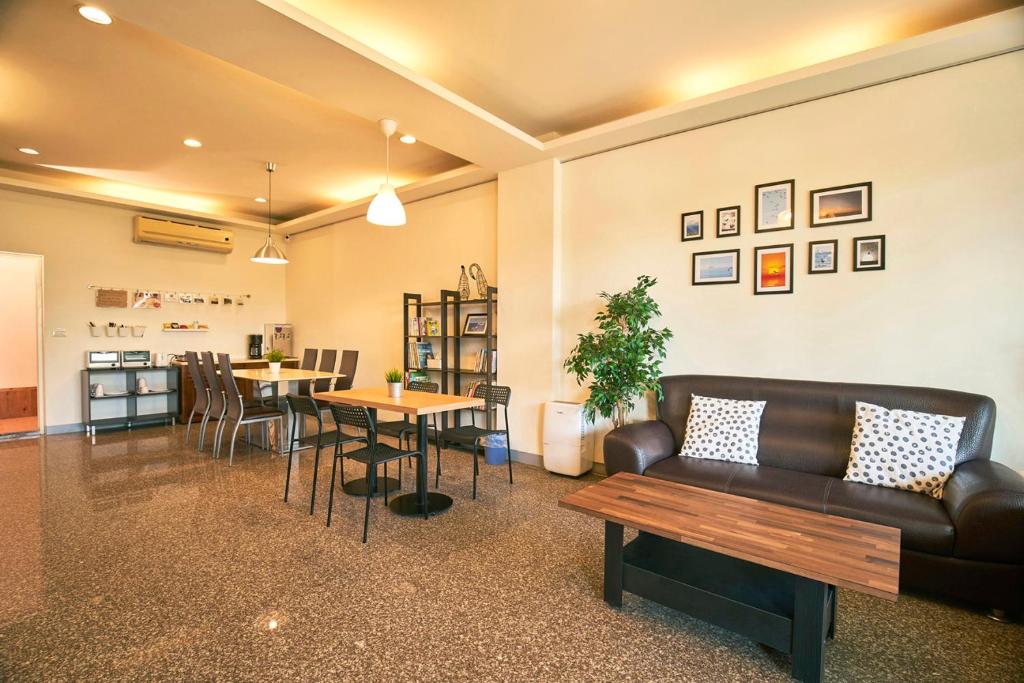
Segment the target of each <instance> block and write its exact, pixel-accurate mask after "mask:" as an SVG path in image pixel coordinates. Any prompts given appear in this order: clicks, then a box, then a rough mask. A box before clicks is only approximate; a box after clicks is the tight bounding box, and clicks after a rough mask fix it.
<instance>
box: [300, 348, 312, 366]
mask: <svg viewBox="0 0 1024 683" xmlns="http://www.w3.org/2000/svg"><path fill="white" fill-rule="evenodd" d="M299 367H300V368H301V369H303V370H316V349H306V350H305V351H303V352H302V365H300V366H299Z"/></svg>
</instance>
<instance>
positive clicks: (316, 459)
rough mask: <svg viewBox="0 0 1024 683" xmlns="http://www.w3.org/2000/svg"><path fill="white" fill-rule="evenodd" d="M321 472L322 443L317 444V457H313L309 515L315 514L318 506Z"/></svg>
mask: <svg viewBox="0 0 1024 683" xmlns="http://www.w3.org/2000/svg"><path fill="white" fill-rule="evenodd" d="M319 471H320V441H319V440H317V442H316V455H314V456H313V490H312V492H310V494H309V514H310V515H312V514H313V506H314V505H316V475H317V473H318V472H319Z"/></svg>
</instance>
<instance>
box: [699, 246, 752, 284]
mask: <svg viewBox="0 0 1024 683" xmlns="http://www.w3.org/2000/svg"><path fill="white" fill-rule="evenodd" d="M691 272H692V280H691V283H692V284H694V285H730V284H735V283H737V282H739V281H740V250H739V249H725V250H723V251H701V252H695V253H694V254H693V264H692V271H691Z"/></svg>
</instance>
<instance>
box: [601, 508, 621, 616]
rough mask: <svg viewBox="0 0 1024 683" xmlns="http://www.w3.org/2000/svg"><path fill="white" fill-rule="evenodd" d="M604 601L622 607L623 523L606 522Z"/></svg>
mask: <svg viewBox="0 0 1024 683" xmlns="http://www.w3.org/2000/svg"><path fill="white" fill-rule="evenodd" d="M604 601H605V602H607V603H608V604H609V605H611V606H612V607H622V525H621V524H616V523H615V522H608V521H606V522H605V523H604Z"/></svg>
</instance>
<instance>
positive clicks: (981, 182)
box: [510, 53, 1024, 468]
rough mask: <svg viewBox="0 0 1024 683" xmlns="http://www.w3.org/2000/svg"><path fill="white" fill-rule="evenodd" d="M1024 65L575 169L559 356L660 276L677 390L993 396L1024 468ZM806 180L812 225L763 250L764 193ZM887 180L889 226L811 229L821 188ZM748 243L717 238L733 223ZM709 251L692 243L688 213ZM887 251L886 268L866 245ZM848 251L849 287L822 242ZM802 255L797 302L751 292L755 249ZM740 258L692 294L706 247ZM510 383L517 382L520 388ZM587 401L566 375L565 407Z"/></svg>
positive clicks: (654, 146) (784, 116)
mask: <svg viewBox="0 0 1024 683" xmlns="http://www.w3.org/2000/svg"><path fill="white" fill-rule="evenodd" d="M1022 83H1024V54H1021V53H1014V54H1010V55H1005V56H1001V57H997V58H993V59H988V60H985V61H982V62H977V63H973V64H968V65H964V66H959V67H955V68H951V69H946V70H943V71H940V72H936V73H932V74H928V75H923V76H919V77H915V78H909V79H905V80H901V81H897V82H894V83H890V84H887V85H883V86H879V87H874V88H869V89H865V90H860V91H856V92H851V93H847V94H844V95H840V96H836V97H831V98H828V99H825V100H820V101H816V102H811V103H808V104H804V105H799V106H794V107H789V108H786V109H782V110H779V111H775V112H771V113H767V114H762V115H759V116H754V117H751V118H746V119H742V120H738V121H734V122H731V123H727V124H723V125H717V126H713V127H709V128H705V129H701V130H696V131H693V132H689V133H685V134H681V135H675V136H672V137H668V138H663V139H660V140H657V141H652V142H649V143H645V144H640V145H636V146H632V147H628V148H625V149H621V150H617V151H613V152H608V153H605V154H600V155H597V156H592V157H588V158H584V159H580V160H578V161H573V162H571V163H567V164H565V165H564V167H563V177H564V187H563V191H564V196H563V201H564V214H563V225H562V230H563V239H564V242H563V245H562V246H563V251H562V253H563V255H564V260H563V263H562V267H563V273H562V282H563V288H562V292H561V295H562V308H561V314H560V318H559V321H558V324H559V325H560V327H561V332H562V334H561V336H562V340H563V343H562V357H564V356H565V355H566V354H567V353H568V351H569V349H570V347H571V345H572V343H573V340H574V337H575V334H576V333H577V332H579V331H581V330H586V329H590V328H591V327H592V325H593V323H592V319H593V315H594V313H595V312H596V310H597V309H598V304H599V302H598V299H597V297H596V293H597V292H599V291H601V290H603V289H607V290H609V291H619V290H622V289H626V288H628V287H629V286H630V285H631V284H632V283H633V282H634V280H635V278H636V276H637V275H638V274H641V273H646V274H650V275H653V276H656V277H657V278H658V280H659V282H658V286H657V287H656V288H655V289H654V291H653V293H654V296H655V297H656V299H657V300H658V301H659V302H660V303H661V306H662V310H663V313H664V318H663V321H662V322H663V323H664V324H665V325H667V326H668V327H670V328H671V329H672V330H673V331H674V332H675V339H674V340H673V341H672V342H671V347H670V353H669V358H668V361H667V362H666V363H665V365H664V368H663V369H664V372H665V373H666V374H673V373H712V374H737V375H754V376H766V377H786V378H799V379H817V380H836V381H850V382H880V383H888V384H908V385H922V386H934V387H942V388H948V389H958V390H963V391H969V392H978V393H981V394H987V395H989V396H991V397H993V398H994V399H995V401H996V403H997V405H998V408H999V419H998V423H997V431H996V445H995V451H994V457H995V458H996V459H999V460H1002V461H1004V462H1006V463H1008V464H1010V465H1012V466H1014V467H1017V468H1022V467H1024V390H1022V379H1024V316H1021V314H1020V302H1019V299H1020V295H1021V292H1022V291H1024V275H1022V268H1021V264H1022V263H1024V230H1022V222H1021V217H1022V216H1024V189H1022V179H1024V124H1022V122H1024V88H1022V87H1021V84H1022ZM788 178H795V179H796V226H797V227H796V229H795V230H791V231H784V232H774V233H767V234H758V235H755V234H754V232H753V210H754V206H753V197H754V185H755V184H757V183H764V182H770V181H775V180H782V179H788ZM859 181H872V182H873V183H874V219H873V220H872V221H871V222H868V223H857V224H850V225H845V226H837V227H829V228H809V227H808V223H809V220H808V201H809V198H808V192H809V191H810V190H811V189H814V188H824V187H830V186H835V185H842V184H847V183H854V182H859ZM734 204H740V205H741V206H742V236H741V237H739V238H736V237H733V238H723V239H715V238H714V236H713V235H714V217H715V209H716V208H717V207H723V206H730V205H734ZM699 209H703V210H704V216H705V238H704V239H703V240H702V241H698V242H688V243H685V244H683V243H680V240H679V232H680V228H679V214H680V213H681V212H683V211H693V210H699ZM875 234H884V235H885V236H886V246H887V253H886V270H885V271H884V272H860V273H854V272H851V258H852V246H851V240H852V238H853V237H854V236H858V235H875ZM833 238H838V239H839V273H838V274H834V275H813V276H810V275H807V274H806V271H807V265H806V264H807V243H808V241H810V240H823V239H833ZM789 242H793V243H795V245H796V247H795V264H796V279H795V293H794V294H791V295H776V296H754V295H753V294H752V287H753V284H752V283H753V275H752V271H753V247H754V246H758V245H770V244H777V243H789ZM737 247H738V248H740V249H741V250H742V251H741V266H742V268H741V275H740V284H735V285H721V286H712V287H692V286H691V285H690V257H691V254H692V253H693V252H695V251H708V250H715V249H733V248H737ZM510 381H513V384H514V380H510ZM583 396H584V394H583V392H581V391H580V390H578V389H577V388H576V386H575V383H574V382H573V381H572V380H570V379H569V378H568V377H564V376H563V381H562V387H561V398H582V397H583Z"/></svg>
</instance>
